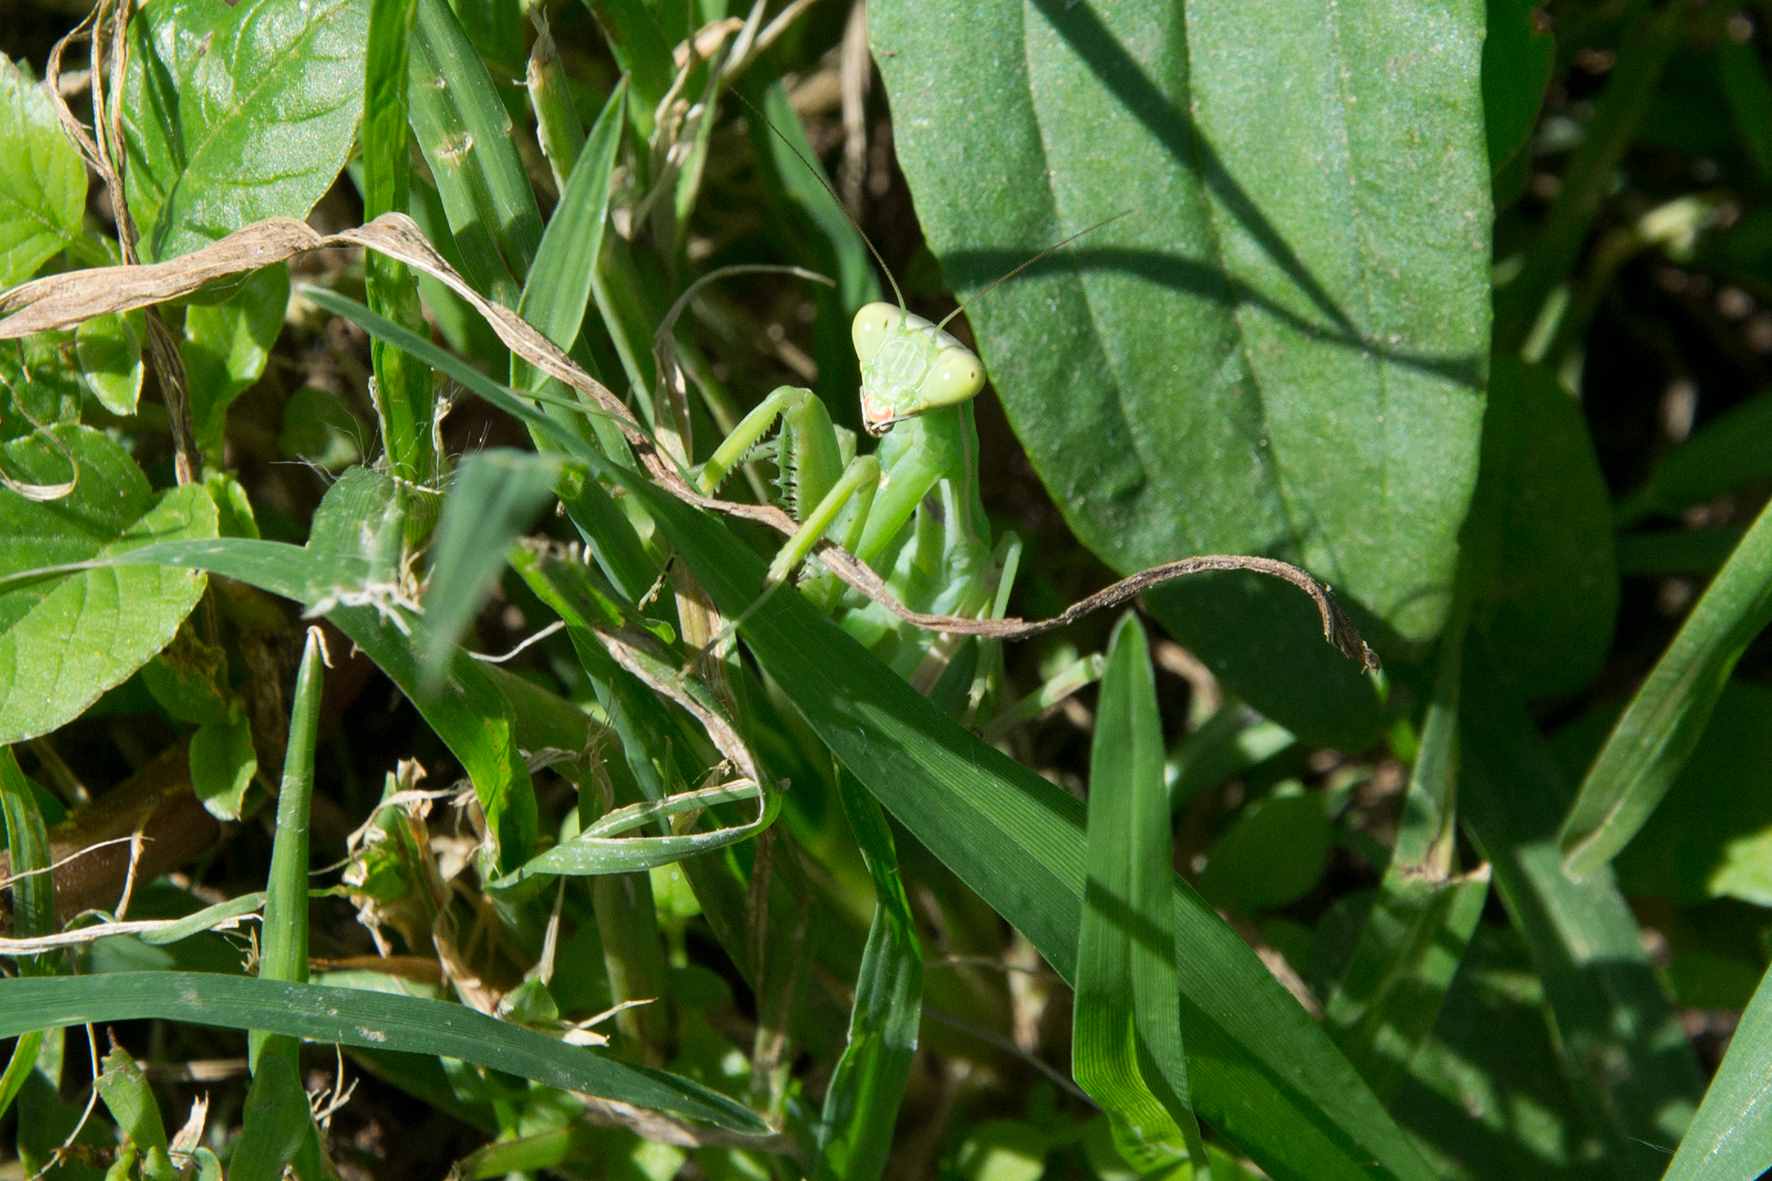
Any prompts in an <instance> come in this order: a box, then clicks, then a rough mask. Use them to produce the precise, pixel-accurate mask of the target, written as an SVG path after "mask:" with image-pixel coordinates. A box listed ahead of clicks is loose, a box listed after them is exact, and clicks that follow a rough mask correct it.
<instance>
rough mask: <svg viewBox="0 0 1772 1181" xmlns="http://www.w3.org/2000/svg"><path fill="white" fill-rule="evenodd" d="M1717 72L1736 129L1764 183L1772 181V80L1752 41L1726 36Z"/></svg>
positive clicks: (1717, 48)
mask: <svg viewBox="0 0 1772 1181" xmlns="http://www.w3.org/2000/svg"><path fill="white" fill-rule="evenodd" d="M1716 54H1717V73H1718V76H1719V79H1720V80H1721V82H1722V84H1723V93H1724V94H1725V95H1726V96H1728V99H1729V112H1730V114H1732V115H1734V116H1735V130H1736V133H1737V134H1738V135H1739V136H1740V137H1741V142H1742V145H1743V146H1744V147H1746V148H1747V151H1748V154H1749V155H1750V156H1751V157H1752V158H1753V162H1754V169H1755V171H1757V172H1758V173H1759V177H1760V180H1761V181H1762V182H1764V181H1767V180H1772V80H1769V79H1768V78H1767V77H1766V66H1765V64H1764V63H1763V62H1761V61H1760V55H1759V54H1758V53H1756V52H1754V46H1753V45H1752V44H1751V43H1750V42H1745V41H1738V40H1736V39H1735V38H1734V37H1725V38H1723V39H1722V41H1720V42H1719V43H1718V45H1717V47H1716Z"/></svg>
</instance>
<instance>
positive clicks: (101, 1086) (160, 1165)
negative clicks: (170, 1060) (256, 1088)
mask: <svg viewBox="0 0 1772 1181" xmlns="http://www.w3.org/2000/svg"><path fill="white" fill-rule="evenodd" d="M95 1086H96V1087H97V1088H98V1094H99V1098H100V1099H101V1100H103V1101H104V1105H105V1109H106V1110H107V1111H109V1112H110V1113H111V1119H112V1121H113V1122H115V1123H116V1125H117V1130H118V1131H119V1132H121V1133H122V1134H123V1138H124V1140H125V1142H126V1143H128V1144H129V1145H130V1146H131V1147H133V1148H134V1149H135V1150H136V1151H137V1152H139V1153H143V1154H144V1155H145V1156H146V1159H145V1160H143V1161H142V1172H141V1176H142V1177H143V1179H144V1181H172V1179H173V1178H175V1177H177V1176H178V1172H177V1170H176V1169H174V1168H173V1167H172V1158H171V1157H170V1156H168V1155H167V1151H166V1149H167V1143H166V1124H165V1122H164V1121H163V1120H162V1119H161V1117H160V1104H159V1103H158V1102H156V1101H155V1099H154V1091H153V1088H151V1087H150V1086H148V1076H147V1075H146V1074H144V1073H142V1068H141V1066H140V1065H139V1064H137V1062H136V1060H135V1059H134V1058H132V1057H130V1055H129V1051H127V1050H125V1049H124V1048H123V1047H121V1046H113V1047H111V1051H110V1053H108V1054H106V1055H105V1060H104V1073H102V1074H100V1075H99V1076H98V1081H97V1082H96V1084H95ZM303 1106H304V1107H305V1106H306V1102H305V1101H304V1103H303Z"/></svg>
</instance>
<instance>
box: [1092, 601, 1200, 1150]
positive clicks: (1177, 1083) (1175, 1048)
mask: <svg viewBox="0 0 1772 1181" xmlns="http://www.w3.org/2000/svg"><path fill="white" fill-rule="evenodd" d="M1085 835H1086V840H1087V843H1088V856H1089V880H1088V884H1087V886H1085V887H1084V891H1083V916H1082V928H1081V930H1080V931H1079V932H1078V936H1077V940H1078V942H1077V984H1076V995H1075V998H1074V1000H1073V1002H1072V1005H1071V1013H1072V1017H1071V1022H1072V1033H1071V1073H1072V1074H1073V1075H1074V1076H1075V1077H1076V1080H1077V1084H1078V1085H1079V1086H1081V1087H1082V1088H1083V1089H1084V1090H1085V1091H1087V1092H1089V1096H1090V1098H1092V1099H1094V1100H1095V1102H1096V1103H1097V1104H1099V1105H1100V1107H1101V1109H1102V1111H1104V1112H1105V1113H1106V1114H1107V1116H1108V1118H1109V1120H1111V1121H1112V1122H1113V1124H1114V1130H1115V1133H1116V1135H1115V1139H1116V1140H1117V1141H1119V1142H1120V1143H1121V1144H1122V1146H1123V1147H1122V1154H1123V1155H1124V1156H1125V1157H1126V1159H1127V1161H1128V1162H1129V1163H1132V1164H1135V1165H1142V1166H1143V1167H1144V1168H1146V1169H1149V1168H1152V1167H1156V1166H1160V1165H1163V1164H1166V1163H1169V1162H1172V1161H1173V1160H1174V1159H1175V1157H1176V1155H1177V1150H1178V1149H1180V1148H1181V1147H1182V1146H1183V1145H1184V1144H1185V1145H1186V1152H1187V1158H1188V1159H1189V1160H1191V1161H1195V1162H1203V1161H1204V1160H1205V1155H1206V1152H1205V1146H1204V1144H1203V1143H1202V1142H1201V1140H1200V1126H1199V1123H1198V1122H1197V1121H1196V1120H1195V1118H1194V1113H1193V1110H1192V1108H1191V1106H1190V1104H1189V1099H1188V1079H1187V1059H1186V1058H1185V1057H1184V1055H1183V1052H1182V1041H1183V1038H1184V1037H1185V1032H1184V1031H1183V1030H1182V1029H1181V1027H1180V1025H1179V1024H1178V1022H1177V1018H1178V1016H1179V1014H1178V1013H1177V1011H1176V1006H1175V1000H1174V998H1175V994H1176V992H1177V991H1178V990H1177V988H1176V980H1175V943H1174V934H1173V931H1172V929H1171V925H1170V922H1169V917H1170V916H1169V912H1170V909H1171V907H1172V905H1173V904H1172V903H1171V901H1170V898H1169V894H1170V890H1171V888H1172V887H1171V884H1170V883H1171V881H1172V879H1173V878H1174V876H1175V871H1174V870H1173V869H1172V868H1171V861H1172V859H1173V851H1172V849H1171V844H1172V841H1173V836H1172V833H1171V831H1170V825H1169V798H1168V793H1167V791H1166V790H1165V789H1164V785H1163V720H1162V716H1161V715H1160V714H1159V713H1158V712H1157V688H1156V678H1155V674H1153V673H1152V671H1151V660H1150V648H1149V645H1148V644H1147V643H1146V641H1145V637H1144V628H1143V627H1142V626H1140V624H1139V622H1138V617H1137V616H1136V615H1131V614H1128V615H1126V616H1124V617H1122V618H1121V620H1120V622H1119V623H1118V624H1116V625H1115V627H1114V633H1113V639H1112V641H1111V643H1110V645H1109V648H1108V661H1107V671H1106V672H1105V673H1104V674H1103V676H1102V684H1101V708H1100V710H1099V711H1098V713H1097V715H1096V726H1095V736H1094V739H1093V741H1092V742H1091V745H1090V753H1089V813H1088V824H1087V830H1086V834H1085Z"/></svg>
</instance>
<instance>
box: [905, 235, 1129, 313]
mask: <svg viewBox="0 0 1772 1181" xmlns="http://www.w3.org/2000/svg"><path fill="white" fill-rule="evenodd" d="M1131 213H1132V210H1130V209H1122V210H1120V212H1118V213H1110V214H1108V215H1107V216H1106V217H1104V218H1102V219H1101V220H1100V221H1098V222H1096V223H1095V224H1094V225H1091V226H1084V227H1083V228H1082V229H1080V230H1078V231H1077V232H1076V233H1074V234H1072V235H1070V237H1068V238H1063V239H1061V240H1059V241H1057V242H1054V243H1053V244H1052V245H1050V246H1048V247H1046V249H1044V250H1042V251H1040V253H1038V254H1036V255H1034V256H1033V257H1032V258H1030V259H1028V260H1026V261H1025V262H1019V263H1017V264H1015V266H1013V267H1011V268H1010V269H1009V270H1007V271H1004V272H1003V273H1002V274H1001V275H998V276H997V277H996V278H995V279H992V280H991V281H990V282H989V283H987V284H985V288H984V290H983V291H980V292H979V293H978V294H977V295H976V296H974V297H973V299H972V301H971V302H970V303H963V304H960V305H959V306H958V307H956V308H955V309H954V310H953V311H951V312H949V313H948V314H947V315H945V316H943V317H942V318H941V320H940V321H939V322H937V324H936V325H935V329H936V331H937V332H939V331H941V330H942V329H943V328H946V327H947V326H948V321H949V320H952V319H953V318H954V317H955V316H957V315H959V314H960V313H961V312H963V311H965V310H966V309H967V308H969V307H971V306H972V305H973V304H976V303H977V302H979V300H982V299H983V298H984V297H985V296H987V295H989V294H990V293H991V292H993V291H995V290H996V289H997V288H999V287H1001V286H1002V285H1003V284H1005V283H1007V282H1009V280H1011V279H1013V278H1015V276H1017V275H1019V274H1021V273H1022V272H1023V271H1025V270H1027V269H1028V268H1029V267H1031V266H1033V265H1034V264H1035V263H1037V262H1039V261H1040V260H1041V259H1043V258H1046V257H1049V256H1050V255H1054V254H1057V253H1058V252H1059V251H1060V250H1063V249H1064V248H1065V247H1066V246H1069V245H1070V244H1071V243H1072V242H1075V241H1076V240H1077V239H1078V238H1081V237H1082V236H1083V235H1084V234H1093V233H1094V232H1095V231H1096V230H1099V229H1100V228H1101V227H1103V226H1105V225H1110V224H1112V223H1113V222H1116V221H1119V220H1120V219H1121V218H1122V217H1127V216H1130V215H1131ZM895 290H896V288H895Z"/></svg>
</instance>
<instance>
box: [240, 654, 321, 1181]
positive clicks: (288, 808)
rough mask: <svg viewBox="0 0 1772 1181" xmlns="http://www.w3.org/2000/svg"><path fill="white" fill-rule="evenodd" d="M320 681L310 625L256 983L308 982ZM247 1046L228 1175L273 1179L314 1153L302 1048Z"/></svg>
mask: <svg viewBox="0 0 1772 1181" xmlns="http://www.w3.org/2000/svg"><path fill="white" fill-rule="evenodd" d="M323 681H324V673H323V672H322V671H321V657H320V634H319V632H318V631H317V630H315V629H312V628H310V629H309V630H308V640H307V644H306V645H305V646H304V647H303V649H302V658H301V666H300V668H299V670H298V671H297V673H296V678H295V698H294V702H293V704H292V706H291V707H290V713H289V743H288V746H287V747H286V748H285V753H284V758H283V780H282V783H281V785H280V787H279V788H278V792H277V835H276V837H275V839H274V841H273V843H272V845H271V869H270V874H269V876H268V878H267V880H266V883H265V918H264V946H263V950H262V953H261V955H260V957H259V966H258V975H259V979H261V980H280V981H283V982H285V983H288V984H305V983H307V979H308V869H309V864H308V863H309V856H308V822H309V812H310V809H311V805H312V803H313V796H314V743H315V741H316V740H317V738H318V735H319V729H320V693H321V686H322V683H323ZM247 1045H248V1047H249V1052H250V1057H251V1062H252V1087H251V1090H250V1091H249V1092H248V1094H247V1099H246V1113H245V1126H244V1129H243V1131H242V1132H241V1135H240V1144H239V1147H238V1148H237V1149H236V1150H235V1153H234V1158H233V1160H232V1161H231V1162H230V1166H229V1168H230V1173H231V1175H233V1176H235V1177H237V1178H239V1179H240V1181H276V1179H277V1178H278V1177H281V1176H282V1175H283V1166H284V1165H285V1164H287V1163H289V1162H290V1161H291V1160H293V1159H294V1158H295V1155H296V1153H297V1152H300V1151H301V1150H302V1149H303V1147H304V1145H306V1146H307V1147H308V1148H309V1151H311V1152H315V1153H317V1152H318V1151H319V1141H318V1130H317V1129H316V1128H315V1127H314V1117H313V1113H312V1112H311V1111H310V1110H309V1108H308V1093H307V1091H306V1089H304V1088H303V1086H302V1083H301V1063H300V1053H301V1043H300V1042H298V1041H297V1040H296V1039H295V1038H292V1037H289V1036H287V1035H283V1034H273V1033H269V1032H267V1031H265V1030H253V1031H252V1032H251V1033H250V1035H249V1036H248V1038H247Z"/></svg>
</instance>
